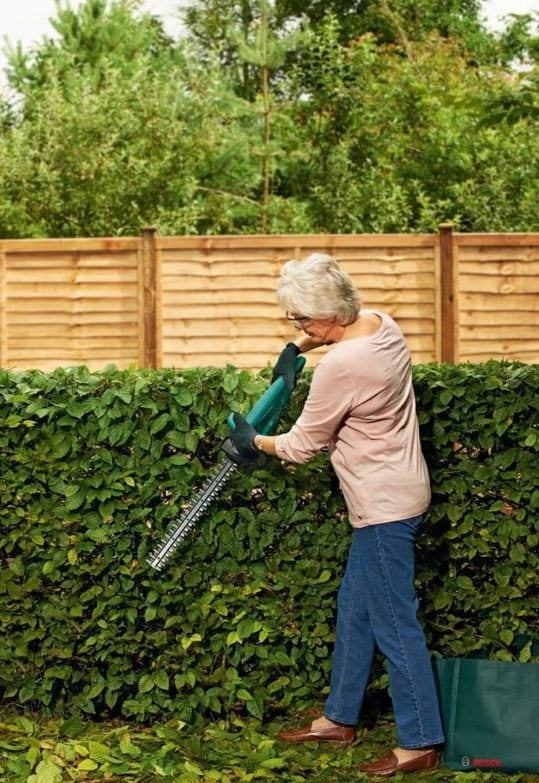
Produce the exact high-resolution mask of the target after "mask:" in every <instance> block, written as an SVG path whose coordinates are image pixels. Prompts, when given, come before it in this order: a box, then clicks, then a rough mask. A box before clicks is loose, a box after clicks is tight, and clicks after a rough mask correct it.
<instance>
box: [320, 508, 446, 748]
mask: <svg viewBox="0 0 539 783" xmlns="http://www.w3.org/2000/svg"><path fill="white" fill-rule="evenodd" d="M422 519H423V517H421V516H419V517H413V518H412V519H404V520H401V521H399V522H386V523H384V524H381V525H371V526H369V527H362V528H356V529H355V530H354V532H353V537H352V545H351V547H350V552H349V555H348V563H347V566H346V571H345V573H344V577H343V581H342V584H341V587H340V590H339V596H338V601H337V634H336V639H335V649H334V653H333V668H332V673H331V689H330V694H329V696H328V699H327V701H326V705H325V709H324V715H325V716H326V717H327V718H329V719H330V720H333V721H335V722H337V723H344V724H346V725H350V726H353V725H354V724H355V723H357V721H358V718H359V713H360V710H361V704H362V701H363V695H364V693H365V689H366V687H367V682H368V679H369V673H370V669H371V664H372V659H373V655H374V651H375V648H376V647H378V648H379V649H380V650H381V652H382V653H383V654H384V656H385V657H386V658H387V661H388V672H389V686H390V691H391V698H392V701H393V709H394V711H395V722H396V724H397V735H398V742H399V746H400V747H401V748H408V749H414V748H423V747H430V746H431V745H438V744H441V743H442V742H443V741H444V736H443V731H442V724H441V720H440V711H439V707H438V698H437V694H436V687H435V684H434V676H433V673H432V666H431V662H430V658H429V653H428V650H427V644H426V640H425V634H424V633H423V629H422V628H421V626H420V624H419V622H418V620H417V617H416V612H417V608H418V604H419V602H418V600H417V596H416V592H415V586H414V542H415V536H416V531H417V529H418V527H419V525H420V524H421V521H422Z"/></svg>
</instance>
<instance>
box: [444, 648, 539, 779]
mask: <svg viewBox="0 0 539 783" xmlns="http://www.w3.org/2000/svg"><path fill="white" fill-rule="evenodd" d="M433 666H434V676H435V679H436V684H437V687H438V695H439V699H440V708H441V712H442V721H443V725H444V732H445V738H446V744H445V750H444V760H445V763H446V764H447V766H448V767H449V768H450V769H458V770H462V771H466V770H474V769H483V770H484V769H490V770H503V771H506V772H513V771H519V772H539V664H535V663H516V662H515V663H513V662H507V663H506V662H505V661H487V660H484V659H475V658H466V659H464V658H441V657H439V656H435V657H434V658H433Z"/></svg>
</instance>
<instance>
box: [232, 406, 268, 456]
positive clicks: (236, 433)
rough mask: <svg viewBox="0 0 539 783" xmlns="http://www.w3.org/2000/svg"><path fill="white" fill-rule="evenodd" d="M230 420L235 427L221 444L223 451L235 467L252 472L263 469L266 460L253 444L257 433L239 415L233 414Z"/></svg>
mask: <svg viewBox="0 0 539 783" xmlns="http://www.w3.org/2000/svg"><path fill="white" fill-rule="evenodd" d="M232 418H233V420H234V424H235V425H236V426H235V428H234V429H233V430H232V432H231V433H230V435H229V436H228V438H227V439H226V440H225V441H224V443H223V449H224V451H226V453H227V454H228V456H229V457H230V459H231V460H232V461H233V462H235V463H236V464H237V465H240V466H242V467H248V468H251V469H252V470H256V469H258V468H263V467H264V465H266V463H267V461H268V458H267V455H266V454H264V452H262V451H259V450H258V449H257V448H256V446H255V444H254V439H255V436H256V435H258V433H257V431H256V430H255V429H254V428H253V427H251V425H250V424H249V422H248V421H247V419H246V418H245V417H244V416H242V415H241V413H234V414H233V415H232Z"/></svg>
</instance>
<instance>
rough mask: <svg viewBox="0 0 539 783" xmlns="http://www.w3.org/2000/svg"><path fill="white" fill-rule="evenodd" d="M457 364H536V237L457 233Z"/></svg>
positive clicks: (538, 335)
mask: <svg viewBox="0 0 539 783" xmlns="http://www.w3.org/2000/svg"><path fill="white" fill-rule="evenodd" d="M455 244H456V252H457V256H458V288H459V298H460V308H459V340H458V342H459V360H460V361H470V362H482V361H486V360H487V359H491V358H493V359H517V360H520V361H524V362H537V361H539V236H538V235H537V234H535V235H534V234H523V235H511V234H509V235H503V234H502V235H495V234H489V235H484V234H470V235H465V234H460V235H459V234H457V235H456V236H455Z"/></svg>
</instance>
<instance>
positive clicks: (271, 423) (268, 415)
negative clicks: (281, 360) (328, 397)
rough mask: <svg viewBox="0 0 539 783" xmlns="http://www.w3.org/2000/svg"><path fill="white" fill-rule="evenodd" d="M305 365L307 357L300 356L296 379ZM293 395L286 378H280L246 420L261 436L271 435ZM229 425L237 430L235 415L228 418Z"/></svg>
mask: <svg viewBox="0 0 539 783" xmlns="http://www.w3.org/2000/svg"><path fill="white" fill-rule="evenodd" d="M304 365H305V357H304V356H298V358H297V359H296V378H297V377H298V375H299V374H300V373H301V371H302V369H303V367H304ZM291 394H292V391H291V389H288V388H287V386H286V384H285V382H284V378H283V377H282V375H281V376H279V377H278V378H277V380H275V381H274V382H273V383H272V384H271V386H270V387H269V389H268V390H267V391H266V392H265V393H264V394H263V395H262V397H261V398H260V399H259V400H258V402H257V403H255V405H254V406H253V407H252V408H251V410H250V411H249V413H248V414H247V415H246V417H245V418H246V419H247V421H248V422H249V424H250V425H251V427H254V428H255V430H256V431H257V432H259V433H260V435H270V434H271V433H272V432H273V431H274V430H275V428H276V427H277V424H278V422H279V419H280V418H281V416H282V414H283V411H284V409H285V407H286V404H287V402H288V400H289V398H290V395H291ZM227 424H228V426H229V427H230V429H231V430H234V429H236V425H235V424H234V414H233V413H231V414H230V416H229V417H228V419H227Z"/></svg>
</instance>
